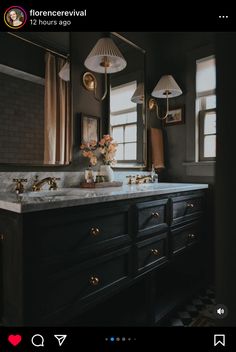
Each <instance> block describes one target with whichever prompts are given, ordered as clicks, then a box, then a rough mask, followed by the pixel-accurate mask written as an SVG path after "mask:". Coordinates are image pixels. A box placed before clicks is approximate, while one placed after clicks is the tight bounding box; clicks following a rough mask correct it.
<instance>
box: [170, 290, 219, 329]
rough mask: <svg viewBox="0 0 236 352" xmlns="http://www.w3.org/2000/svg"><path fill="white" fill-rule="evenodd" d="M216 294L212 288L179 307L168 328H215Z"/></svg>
mask: <svg viewBox="0 0 236 352" xmlns="http://www.w3.org/2000/svg"><path fill="white" fill-rule="evenodd" d="M214 306H215V294H214V291H213V290H212V289H210V288H208V289H206V290H204V291H201V292H199V294H198V295H197V296H196V297H193V298H192V299H190V300H189V301H188V302H186V304H184V305H183V306H181V307H179V309H178V310H177V312H175V313H174V314H173V316H172V317H170V318H169V319H168V321H167V322H166V324H165V325H166V326H214Z"/></svg>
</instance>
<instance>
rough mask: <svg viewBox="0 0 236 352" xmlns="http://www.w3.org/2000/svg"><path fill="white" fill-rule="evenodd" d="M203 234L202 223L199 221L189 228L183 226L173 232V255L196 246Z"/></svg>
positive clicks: (188, 226)
mask: <svg viewBox="0 0 236 352" xmlns="http://www.w3.org/2000/svg"><path fill="white" fill-rule="evenodd" d="M201 232H202V223H201V222H199V221H196V222H192V223H191V224H189V225H187V226H182V227H180V228H178V229H175V230H172V231H171V248H172V253H173V254H177V253H179V252H182V251H183V250H185V249H187V248H188V247H192V246H194V245H195V244H196V243H198V242H199V241H200V237H201Z"/></svg>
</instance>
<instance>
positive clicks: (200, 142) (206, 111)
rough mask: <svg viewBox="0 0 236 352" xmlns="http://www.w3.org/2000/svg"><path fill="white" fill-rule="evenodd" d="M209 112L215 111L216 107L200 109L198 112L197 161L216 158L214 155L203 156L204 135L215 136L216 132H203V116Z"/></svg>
mask: <svg viewBox="0 0 236 352" xmlns="http://www.w3.org/2000/svg"><path fill="white" fill-rule="evenodd" d="M210 112H214V113H216V109H207V110H200V111H199V113H198V119H199V161H211V160H216V157H205V156H204V137H206V136H216V133H204V122H205V117H206V115H207V114H208V113H210Z"/></svg>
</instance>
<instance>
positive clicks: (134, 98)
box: [109, 32, 147, 169]
mask: <svg viewBox="0 0 236 352" xmlns="http://www.w3.org/2000/svg"><path fill="white" fill-rule="evenodd" d="M111 37H112V39H113V40H114V42H115V44H116V45H117V47H118V48H119V49H120V51H121V52H122V54H123V56H124V58H125V60H126V61H127V66H126V68H125V69H124V70H122V71H120V72H117V73H114V74H110V123H109V133H110V134H111V135H112V137H113V138H114V140H115V141H116V142H117V143H118V149H117V153H116V159H117V164H116V165H115V167H119V168H125V167H127V168H140V169H143V168H145V167H146V166H147V147H146V143H147V128H146V106H145V50H143V49H142V48H140V47H138V46H137V45H135V44H134V43H132V42H130V41H128V40H127V39H125V38H124V37H122V36H120V35H119V34H118V33H114V32H112V33H111Z"/></svg>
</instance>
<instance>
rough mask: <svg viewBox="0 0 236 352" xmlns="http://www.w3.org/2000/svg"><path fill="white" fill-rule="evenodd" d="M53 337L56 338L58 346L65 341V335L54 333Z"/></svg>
mask: <svg viewBox="0 0 236 352" xmlns="http://www.w3.org/2000/svg"><path fill="white" fill-rule="evenodd" d="M54 337H55V338H56V339H57V341H58V343H59V346H61V345H62V344H63V342H64V341H65V339H66V337H67V335H54Z"/></svg>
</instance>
